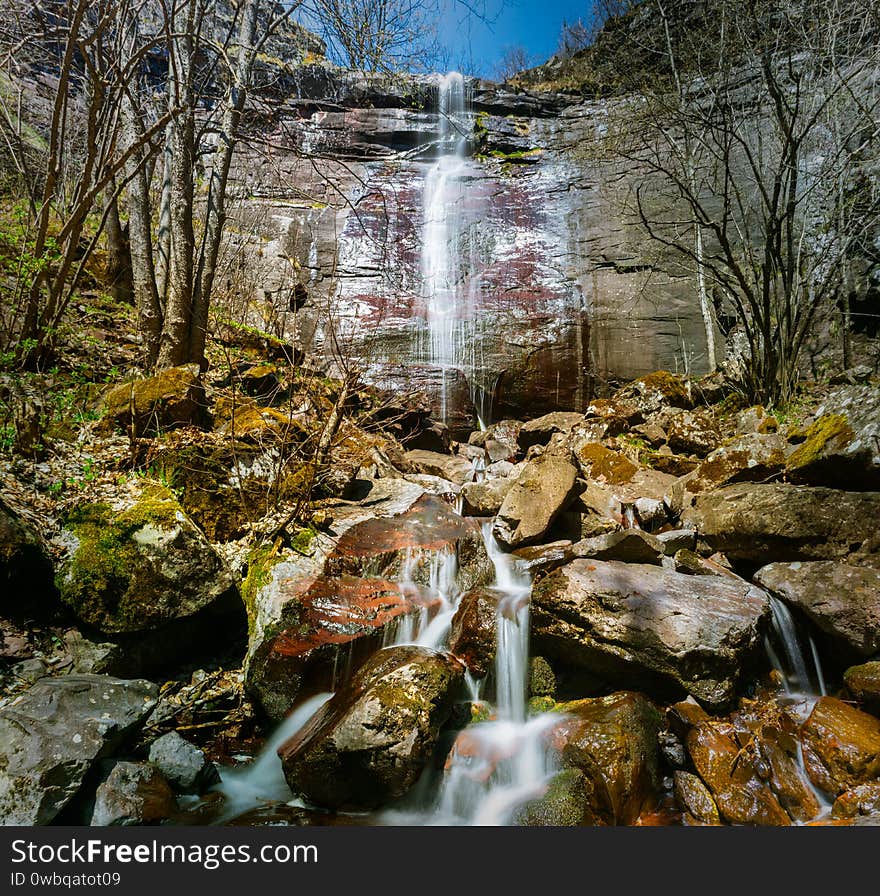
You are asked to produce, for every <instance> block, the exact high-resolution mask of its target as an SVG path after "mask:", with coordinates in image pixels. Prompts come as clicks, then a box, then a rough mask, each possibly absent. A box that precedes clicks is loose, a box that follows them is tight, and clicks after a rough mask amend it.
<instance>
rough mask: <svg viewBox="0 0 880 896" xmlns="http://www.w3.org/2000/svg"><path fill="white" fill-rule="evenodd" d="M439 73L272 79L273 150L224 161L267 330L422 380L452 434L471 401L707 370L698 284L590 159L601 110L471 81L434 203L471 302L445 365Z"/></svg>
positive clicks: (493, 408)
mask: <svg viewBox="0 0 880 896" xmlns="http://www.w3.org/2000/svg"><path fill="white" fill-rule="evenodd" d="M438 81H439V79H438V78H436V77H435V78H423V79H407V80H402V81H399V82H384V83H376V82H374V83H372V84H370V83H367V82H365V81H364V80H363V79H360V78H358V77H356V76H353V75H350V74H346V73H343V72H340V71H338V70H335V69H332V68H329V67H327V66H326V65H311V66H302V67H300V68H298V69H295V70H292V71H291V72H290V74H289V76H288V78H287V80H286V81H284V82H283V83H281V82H279V85H278V90H279V99H278V103H277V105H276V106H275V107H274V108H273V109H272V111H271V114H270V115H269V116H268V117H267V120H264V121H262V122H254V125H255V126H259V127H260V128H261V130H263V132H264V133H265V131H266V130H267V128H268V130H269V135H270V136H269V141H268V143H267V149H266V151H265V152H263V153H262V154H260V155H257V154H256V153H255V152H254V151H253V150H251V151H250V152H249V153H243V154H242V155H241V156H240V159H239V167H238V171H237V184H238V189H239V193H240V196H241V200H242V201H241V202H240V203H239V205H238V212H237V213H238V218H239V220H238V224H237V230H238V232H239V233H240V234H241V238H242V239H244V240H246V241H248V242H249V243H250V242H252V241H253V240H254V238H255V237H256V239H257V243H258V252H257V253H255V254H256V256H257V260H256V265H255V266H254V268H253V269H252V270H250V271H249V272H247V276H250V277H253V278H254V285H255V286H257V288H258V290H260V291H262V294H263V298H264V300H265V306H264V308H263V314H264V321H263V322H262V324H263V325H268V324H270V323H271V325H272V326H275V327H276V328H277V329H278V330H279V331H283V332H285V334H287V335H290V336H293V337H295V339H296V340H297V342H298V343H300V344H301V345H302V347H303V348H306V349H308V350H310V351H312V352H315V353H317V354H318V355H320V356H323V357H324V358H326V359H328V360H329V361H331V362H332V361H333V360H334V359H336V360H338V359H339V356H345V357H349V358H355V359H357V360H358V361H359V362H360V364H361V365H362V366H363V367H364V369H365V370H366V373H367V376H368V378H370V379H371V380H372V381H374V382H376V383H380V384H387V385H389V386H404V387H410V388H421V389H424V390H425V391H427V392H428V393H429V395H431V396H432V397H433V398H434V402H435V410H437V411H438V413H439V411H440V407H439V405H440V403H441V397H440V395H441V392H445V394H446V414H445V416H446V417H447V419H448V420H449V422H450V425H451V426H452V428H453V429H454V430H457V429H460V430H462V431H465V432H466V431H468V430H469V429H471V428H472V424H473V422H474V414H475V410H476V411H479V412H480V414H481V416H482V417H483V418H485V417H488V416H491V417H493V418H495V419H498V418H500V417H503V416H521V415H523V414H526V413H528V414H529V415H534V414H536V413H541V412H544V411H552V410H557V409H571V408H578V409H582V408H583V407H584V406H585V404H586V403H587V402H588V401H589V399H590V397H591V396H592V395H593V394H595V393H596V392H601V391H602V385H603V383H604V382H605V381H607V380H609V379H616V378H632V377H636V376H638V375H640V374H643V373H646V372H649V371H651V370H655V369H658V368H669V369H682V368H683V367H685V366H689V367H690V369H691V370H695V371H697V372H700V371H702V369H703V368H704V366H705V337H704V336H703V332H702V324H701V322H700V319H699V311H698V308H697V305H696V300H695V296H694V288H693V286H692V284H691V283H690V281H689V280H687V279H686V278H681V279H674V278H672V277H670V276H669V275H668V274H664V273H661V272H660V271H659V270H657V269H656V261H657V260H656V259H655V258H651V257H649V256H648V255H647V254H646V247H645V239H644V236H643V234H642V233H641V232H640V231H639V229H638V228H637V226H636V223H635V221H634V220H633V219H632V216H631V214H629V213H628V212H627V211H626V204H627V203H626V200H627V197H628V196H629V194H630V191H631V189H632V186H633V184H634V182H635V177H636V175H634V174H633V173H628V172H627V171H626V170H624V169H623V168H622V167H618V168H615V167H614V166H613V165H611V164H610V163H608V162H605V161H603V160H601V159H599V158H596V157H595V155H596V153H595V151H594V146H595V144H596V142H597V136H598V135H599V134H600V133H601V131H602V128H603V127H604V124H603V120H604V119H605V117H606V116H607V114H608V109H607V107H606V105H605V104H604V102H603V101H598V102H593V103H583V102H581V101H579V100H575V99H574V98H572V97H570V96H566V95H564V94H554V93H525V92H522V93H513V92H506V91H504V90H502V89H500V88H497V87H496V86H495V85H491V84H488V83H485V82H476V81H474V82H470V83H469V84H468V85H467V88H468V92H469V94H470V98H471V102H472V111H471V112H470V114H469V115H468V116H466V117H465V118H464V119H463V121H464V122H465V123H464V125H463V127H464V128H466V129H467V130H468V131H469V133H468V134H467V135H466V136H467V137H468V145H469V156H470V157H469V159H468V160H467V161H466V162H465V163H464V166H463V169H462V170H461V171H460V172H459V174H458V185H459V188H458V190H457V192H456V191H450V192H449V193H448V195H447V198H446V201H447V203H454V205H455V206H456V207H455V209H454V212H453V211H449V212H448V214H450V215H451V214H454V216H455V220H456V221H457V225H456V227H455V230H454V233H452V234H451V235H450V236H449V242H450V244H449V245H448V247H447V248H448V251H449V252H450V253H452V254H454V255H455V256H456V257H457V263H456V268H455V271H456V277H457V279H458V284H457V289H458V290H459V292H460V294H461V295H463V296H465V300H464V301H463V302H460V303H459V305H458V307H457V308H456V310H455V316H456V318H457V321H456V322H455V323H454V324H453V325H451V326H453V327H454V332H455V338H456V339H457V340H458V341H459V342H460V343H461V345H462V346H464V347H465V348H466V351H459V361H460V363H456V364H455V365H453V369H447V370H446V371H445V374H444V371H443V370H441V369H440V367H439V366H438V360H437V357H436V352H433V353H432V351H431V340H432V338H433V337H432V330H431V327H430V326H429V322H428V317H429V310H428V308H427V304H428V303H427V302H426V298H425V291H424V288H423V280H424V277H423V269H424V260H423V256H422V252H423V243H424V236H425V226H426V221H425V213H424V197H425V191H426V188H427V186H428V181H429V179H430V177H431V170H432V165H433V164H434V161H435V158H436V156H437V153H438V145H439V144H440V143H441V135H442V134H443V132H444V126H445V118H444V116H443V115H441V114H438V112H437V111H436V110H437V106H438ZM282 95H283V96H282ZM618 164H620V163H618ZM279 183H280V184H281V185H282V188H281V189H280V190H279V189H278V187H277V184H279ZM252 254H253V253H252ZM444 378H445V386H443V382H444ZM475 406H476V407H475Z"/></svg>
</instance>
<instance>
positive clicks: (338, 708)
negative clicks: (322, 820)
mask: <svg viewBox="0 0 880 896" xmlns="http://www.w3.org/2000/svg"><path fill="white" fill-rule="evenodd" d="M463 674H464V667H463V666H462V665H461V663H459V662H458V660H456V659H454V658H453V657H451V656H450V655H449V654H443V653H438V652H437V651H433V650H429V649H427V648H423V647H413V646H409V647H392V648H389V649H386V650H381V651H379V652H378V653H377V654H375V656H374V657H373V658H372V659H371V660H370V661H369V662H368V663H367V664H365V665H364V666H363V667H362V668H361V670H360V671H359V672H358V674H357V675H356V676H355V677H354V678H353V679H352V681H351V683H350V684H349V685H348V687H346V688H344V689H343V690H342V691H339V692H338V693H337V694H336V695H335V696H334V697H333V698H332V699H331V700H329V701H328V702H327V703H325V704H324V706H323V707H322V708H321V709H320V710H319V711H318V712H317V713H316V714H315V716H314V718H313V719H312V720H311V721H310V722H309V723H308V724H307V725H306V726H305V728H303V729H302V730H301V731H300V732H299V733H298V734H297V735H295V736H294V737H293V738H291V739H290V740H289V741H287V742H286V743H285V744H283V745H282V747H281V748H280V749H279V751H278V753H279V755H280V757H281V762H282V765H283V768H284V775H285V778H286V779H287V783H288V784H289V785H290V787H291V789H292V790H293V791H294V793H301V794H302V795H303V796H305V797H306V798H307V799H308V800H310V801H311V802H314V803H317V804H318V805H321V806H326V807H329V808H339V809H373V808H375V807H377V806H380V805H383V804H385V803H387V802H389V801H390V800H393V799H397V798H399V797H401V796H403V795H404V794H405V793H406V792H407V791H408V790H409V789H410V787H412V785H413V784H414V783H415V782H416V780H417V779H418V777H419V775H420V774H421V772H422V770H423V769H424V767H425V765H426V763H427V762H428V760H429V759H430V756H431V753H432V751H433V749H434V747H435V745H436V743H437V739H438V736H439V733H440V728H441V726H442V725H443V724H444V723H445V722H446V720H447V719H448V718H449V715H450V713H451V711H452V703H453V699H454V696H455V691H456V689H457V688H458V687H459V686H460V685H461V683H462V679H463Z"/></svg>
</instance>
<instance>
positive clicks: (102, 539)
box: [56, 481, 181, 630]
mask: <svg viewBox="0 0 880 896" xmlns="http://www.w3.org/2000/svg"><path fill="white" fill-rule="evenodd" d="M180 512H181V511H180V505H179V504H178V503H177V501H176V499H175V498H174V495H173V494H172V493H171V492H170V491H169V490H168V489H167V488H165V487H164V486H163V485H161V484H160V483H158V482H151V481H145V482H143V483H142V484H141V485H140V494H139V496H138V498H137V500H136V501H135V502H134V504H133V505H132V506H131V507H129V508H127V509H126V510H124V511H122V512H121V513H119V512H116V511H115V510H114V509H113V508H112V507H111V506H110V505H109V504H104V503H95V504H84V505H82V506H80V507H78V508H75V509H74V510H72V511H71V512H70V514H68V517H67V519H66V521H65V527H66V528H67V529H68V530H70V532H72V534H73V535H74V537H75V538H76V540H77V542H78V546H77V548H76V551H75V552H74V554H73V556H72V557H71V560H70V563H69V564H68V566H67V568H66V569H64V570H62V572H61V573H60V574H59V575H58V577H57V580H56V585H57V587H58V591H59V593H60V594H61V597H62V599H63V600H64V601H65V602H66V603H67V604H68V605H70V606H71V607H72V608H73V610H74V611H75V612H76V613H77V614H78V615H79V616H80V617H81V618H83V619H84V620H85V621H87V622H90V623H91V624H93V625H96V626H98V627H101V626H102V624H103V625H105V626H107V627H108V628H109V629H118V630H126V629H127V627H128V624H129V623H131V622H133V621H134V620H136V619H137V618H138V617H139V616H140V615H141V604H142V602H143V600H144V599H145V596H144V595H141V594H139V593H134V592H133V591H132V587H131V586H132V580H131V570H132V568H133V566H134V564H135V563H136V560H137V553H138V549H137V545H136V543H135V541H134V538H133V537H134V535H135V533H136V532H138V531H139V530H141V529H143V528H144V526H147V525H152V526H155V527H157V528H160V529H163V528H171V527H172V526H174V525H176V524H177V523H178V521H179V516H178V515H179V514H180Z"/></svg>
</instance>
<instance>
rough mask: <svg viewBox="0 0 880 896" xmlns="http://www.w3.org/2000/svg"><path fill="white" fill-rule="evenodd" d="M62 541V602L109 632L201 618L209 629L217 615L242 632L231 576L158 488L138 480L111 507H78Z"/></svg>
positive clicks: (68, 520) (169, 496)
mask: <svg viewBox="0 0 880 896" xmlns="http://www.w3.org/2000/svg"><path fill="white" fill-rule="evenodd" d="M63 540H64V541H65V542H66V543H67V545H68V548H69V551H68V557H67V559H66V560H65V561H64V562H63V564H62V565H61V566H60V568H59V571H58V575H57V578H56V583H57V586H58V590H59V592H60V595H61V599H62V600H63V601H64V602H65V603H66V604H67V605H68V606H69V607H70V608H71V609H72V610H73V612H74V613H75V614H76V615H77V617H78V618H79V619H81V620H82V621H83V622H85V623H86V624H87V625H89V626H91V627H92V628H93V629H95V630H97V631H99V632H101V633H102V634H105V635H111V636H115V635H127V634H131V633H137V632H149V631H156V630H159V629H162V628H163V627H165V626H167V625H169V624H171V623H174V622H178V621H180V620H184V619H188V618H192V617H195V616H196V615H200V616H202V617H205V619H204V621H205V624H206V625H207V626H210V625H211V618H216V615H223V616H232V617H233V618H238V619H239V621H240V624H241V626H242V628H243V623H244V611H243V608H242V606H241V601H240V598H239V597H238V594H237V591H236V588H235V583H234V581H233V579H232V575H231V573H230V572H229V570H228V569H227V567H226V565H225V563H224V562H223V560H222V559H221V558H220V556H219V555H218V554H217V553H216V551H214V549H213V548H212V547H211V545H210V544H209V543H208V541H207V539H206V538H205V536H204V535H203V534H202V532H200V531H199V529H198V528H196V526H195V525H194V524H193V522H192V521H191V520H190V519H189V518H188V517H187V516H186V514H185V513H184V512H183V510H182V509H181V507H180V504H179V503H178V502H177V499H176V498H175V497H174V495H173V494H172V492H171V491H170V490H169V489H167V488H166V487H165V486H163V485H162V484H161V483H159V482H155V481H153V480H148V479H139V480H134V481H132V482H130V483H129V484H128V485H127V486H126V487H123V488H122V489H120V491H119V492H118V493H117V494H116V495H114V497H113V499H112V500H110V501H108V502H106V503H83V504H80V505H79V506H77V507H75V508H74V509H73V510H71V511H70V512H69V513H68V514H67V516H66V518H65V521H64V533H63ZM233 628H234V626H230V629H229V630H228V631H227V632H224V634H229V631H231V630H232V629H233ZM213 634H216V633H213Z"/></svg>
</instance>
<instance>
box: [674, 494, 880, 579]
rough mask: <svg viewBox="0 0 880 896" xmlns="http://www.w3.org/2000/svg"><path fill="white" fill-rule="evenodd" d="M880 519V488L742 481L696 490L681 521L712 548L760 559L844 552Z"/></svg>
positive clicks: (733, 557)
mask: <svg viewBox="0 0 880 896" xmlns="http://www.w3.org/2000/svg"><path fill="white" fill-rule="evenodd" d="M873 519H880V493H877V492H841V491H836V490H834V489H830V488H811V487H808V486H802V485H789V484H787V483H781V482H778V483H771V484H769V485H756V484H753V483H739V484H737V485H730V486H726V487H725V488H720V489H718V490H716V491H710V492H704V493H703V494H701V495H698V496H697V499H696V501H695V502H694V505H693V507H689V508H687V509H686V510H685V511H684V514H683V516H682V522H683V523H684V524H685V525H686V526H688V527H689V528H692V529H696V530H697V532H698V533H699V536H700V539H701V540H702V541H703V542H704V543H705V544H707V545H708V546H709V547H710V548H711V550H713V551H721V552H722V553H724V554H726V555H727V556H728V557H730V558H731V560H744V561H747V562H750V563H754V564H756V565H763V564H766V563H772V562H774V561H786V560H798V559H801V560H825V559H832V558H835V557H844V556H846V554H848V553H850V552H851V551H852V550H854V548H856V547H858V546H859V545H860V544H861V543H862V542H863V541H865V540H866V538H867V537H868V535H869V534H870V533H869V532H868V531H867V530H866V528H865V521H866V520H873Z"/></svg>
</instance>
